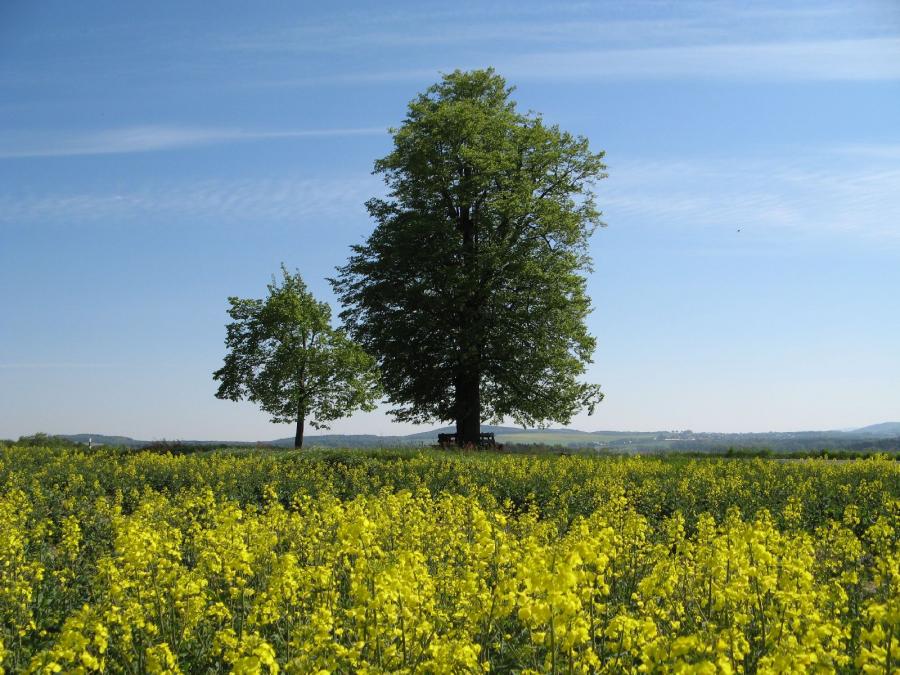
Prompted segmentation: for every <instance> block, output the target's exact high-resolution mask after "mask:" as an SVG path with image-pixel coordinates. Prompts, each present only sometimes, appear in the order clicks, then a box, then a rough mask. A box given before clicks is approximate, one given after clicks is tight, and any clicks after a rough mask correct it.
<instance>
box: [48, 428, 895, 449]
mask: <svg viewBox="0 0 900 675" xmlns="http://www.w3.org/2000/svg"><path fill="white" fill-rule="evenodd" d="M453 431H455V428H454V427H441V428H439V429H433V430H431V431H421V432H417V433H414V434H408V435H405V436H377V435H375V434H321V435H307V436H306V443H305V445H306V447H310V448H313V447H325V448H378V447H398V446H407V447H419V446H425V445H433V444H435V443H437V437H438V434H439V433H452V432H453ZM482 431H483V432H485V433H493V434H495V435H496V438H497V442H498V443H503V444H509V445H520V444H521V445H528V444H532V445H533V444H541V445H548V446H567V447H572V448H593V449H597V450H608V451H612V452H653V451H677V450H693V451H700V452H704V451H720V450H727V449H728V448H767V449H770V450H773V451H791V450H821V449H833V450H838V449H849V450H879V451H880V450H884V451H895V450H896V451H900V422H885V423H882V424H873V425H870V426H867V427H862V428H861V429H855V430H852V431H836V430H829V431H789V432H769V433H752V434H745V433H735V434H731V433H704V432H693V431H580V430H578V429H520V428H518V427H502V426H490V425H485V426H482ZM61 436H62V437H63V438H66V439H68V440H71V441H76V442H78V443H85V444H86V443H88V441H89V440H91V441H92V442H93V443H94V444H95V445H118V446H124V447H131V448H141V447H145V446H148V445H152V444H154V443H155V444H161V443H165V442H166V441H146V440H138V439H134V438H130V437H128V436H108V435H105V434H61ZM169 442H171V443H176V442H178V443H181V444H184V445H195V446H196V445H208V446H231V447H253V446H256V445H266V446H274V447H282V448H290V447H293V445H294V439H293V437H288V438H279V439H276V440H274V441H261V442H255V441H197V440H186V439H179V440H177V441H176V440H170V441H169Z"/></svg>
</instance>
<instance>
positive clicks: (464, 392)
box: [455, 206, 483, 446]
mask: <svg viewBox="0 0 900 675" xmlns="http://www.w3.org/2000/svg"><path fill="white" fill-rule="evenodd" d="M471 215H472V214H471V210H470V208H469V207H468V206H464V207H461V208H460V210H459V229H460V231H461V233H462V252H463V264H464V267H465V273H466V275H467V276H468V279H467V286H468V287H469V288H468V293H467V296H468V297H467V298H466V299H465V301H464V302H463V306H462V311H461V314H460V317H459V328H460V335H459V338H460V341H459V345H460V359H459V363H458V365H457V368H458V371H457V374H456V383H455V384H456V401H455V404H456V442H457V444H459V445H461V446H464V445H468V444H469V443H471V444H472V445H476V446H477V445H478V442H479V441H480V435H481V339H482V336H481V334H482V330H483V327H482V321H481V314H482V312H483V307H482V302H481V298H480V294H481V291H482V289H481V288H480V287H479V284H478V236H477V232H476V224H475V222H474V221H473V219H472V217H471Z"/></svg>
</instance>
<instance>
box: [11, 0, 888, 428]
mask: <svg viewBox="0 0 900 675" xmlns="http://www.w3.org/2000/svg"><path fill="white" fill-rule="evenodd" d="M187 5H188V3H182V2H153V3H119V2H91V3H71V2H5V3H3V4H2V5H0V291H2V296H0V297H2V305H0V437H16V436H18V435H20V434H26V433H32V432H35V431H39V430H42V431H47V432H50V433H76V432H95V433H96V432H104V433H116V434H126V435H131V436H135V437H140V438H185V439H186V438H224V439H234V440H254V439H269V438H276V437H280V436H286V435H290V433H291V429H290V427H288V426H274V425H271V424H269V423H268V421H267V418H266V416H265V415H264V414H263V413H261V412H259V411H258V410H257V409H256V408H255V407H254V406H252V405H251V404H235V403H230V402H225V401H219V400H217V399H215V398H214V396H213V394H214V391H215V386H214V382H213V381H212V379H211V375H210V374H211V372H212V371H213V370H215V369H216V368H217V367H219V365H220V363H221V359H222V356H223V353H224V344H223V341H224V324H225V322H226V320H227V316H226V313H225V310H226V300H225V299H226V297H227V296H229V295H239V296H244V297H261V296H262V294H263V293H264V291H265V284H266V283H267V281H268V280H269V278H270V275H271V274H272V272H274V271H276V270H277V268H278V265H279V263H281V262H282V261H284V262H285V263H286V264H288V265H289V266H290V267H296V268H298V269H299V270H300V271H301V272H302V274H303V275H304V277H305V279H306V280H307V282H308V283H309V285H310V286H311V288H312V289H313V290H314V292H316V293H317V294H318V295H319V296H320V297H322V298H324V299H328V300H330V301H333V296H332V295H331V293H330V290H329V288H328V285H327V283H326V282H325V278H326V277H327V276H329V275H331V274H333V271H334V268H335V266H336V265H339V264H342V263H343V262H344V260H345V259H346V256H347V253H348V247H349V246H350V245H351V244H354V243H358V242H360V241H362V240H363V239H364V238H365V237H366V236H367V235H368V233H369V232H370V231H371V228H372V223H371V222H370V220H369V219H368V218H367V216H366V213H365V210H364V208H363V206H362V204H363V202H364V201H365V199H367V198H368V197H370V196H373V195H377V194H381V192H382V186H381V185H380V183H379V181H378V179H377V178H376V177H373V176H372V175H371V168H372V162H373V160H374V159H375V158H377V157H379V156H381V155H383V154H385V153H386V152H387V150H388V148H389V143H390V138H389V136H388V135H387V133H386V131H385V130H386V128H387V127H389V126H392V125H397V124H399V123H400V121H401V120H402V118H403V114H404V110H405V106H406V104H407V102H408V101H409V100H410V99H411V98H412V97H413V96H414V95H415V94H416V93H417V92H419V91H421V90H422V89H424V88H425V87H427V86H428V85H429V84H431V83H432V82H434V81H435V80H436V79H437V78H438V77H439V72H440V71H449V70H452V69H454V68H475V67H484V66H488V65H492V66H495V67H496V68H497V69H498V71H499V72H500V73H501V74H502V75H504V76H505V77H507V79H508V81H509V82H510V83H511V84H514V85H516V86H517V91H516V94H515V97H516V98H517V100H518V101H519V103H520V106H521V107H522V108H525V109H533V110H537V111H540V112H542V113H543V114H544V116H545V118H546V119H547V120H549V121H551V122H555V123H558V124H559V125H560V126H561V127H563V128H564V129H567V130H569V131H572V132H576V133H579V134H583V135H585V136H587V137H588V138H589V139H590V140H591V143H592V145H593V147H594V148H596V149H605V150H606V151H607V159H608V165H609V178H608V179H607V180H606V181H603V183H602V184H601V185H600V186H599V189H598V194H599V203H600V206H601V208H602V209H603V211H604V214H605V220H606V222H607V223H608V227H607V228H605V229H603V230H601V231H598V233H597V234H596V235H595V236H594V239H593V243H592V250H593V254H594V259H595V271H594V272H593V274H591V276H590V280H589V290H590V293H591V295H592V297H593V299H594V304H595V311H594V313H593V315H592V316H591V318H590V320H589V324H590V327H591V330H592V332H593V333H594V334H595V335H596V336H597V338H598V348H597V353H596V356H595V362H594V364H593V365H592V366H591V367H590V370H589V373H588V375H589V378H590V379H591V380H592V381H596V382H600V383H601V384H602V385H603V387H604V389H605V391H606V393H607V400H606V401H605V402H604V403H603V404H602V405H601V406H600V408H599V409H598V411H597V412H596V413H595V415H594V416H593V417H587V416H579V417H577V418H576V419H575V420H573V422H572V425H571V426H574V427H578V428H582V429H588V430H590V429H639V430H655V429H684V428H692V429H695V430H706V431H718V430H722V431H724V430H733V431H765V430H790V429H820V428H844V427H853V426H861V425H865V424H869V423H873V422H880V421H885V420H896V419H900V347H898V345H900V338H898V336H900V121H898V120H900V5H898V4H897V3H896V2H895V0H856V1H848V2H828V1H827V0H826V1H823V2H810V3H804V2H798V3H786V2H760V3H755V2H693V1H691V0H687V1H685V2H677V3H675V2H627V3H626V2H623V3H613V2H601V3H593V2H574V3H545V2H530V1H518V2H515V3H512V2H510V3H482V2H471V3H466V2H462V3H460V2H454V3H428V2H415V3H409V4H402V3H379V4H378V5H377V6H376V5H373V4H371V3H348V2H331V3H312V2H308V3H307V2H282V3H279V2H267V3H227V2H224V3H216V4H215V5H214V6H213V5H211V4H209V3H194V4H193V6H187ZM213 7H214V10H213V9H212V8H213ZM738 230H740V231H738ZM410 429H411V427H409V426H407V425H398V424H393V423H391V422H390V420H389V419H388V418H387V417H386V416H385V415H384V414H383V413H380V412H378V413H373V414H369V415H357V416H354V417H353V418H350V419H347V420H343V421H340V422H337V423H335V424H334V425H333V430H334V431H336V432H342V433H363V432H368V433H402V432H406V431H407V430H410Z"/></svg>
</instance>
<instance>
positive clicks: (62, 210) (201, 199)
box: [0, 175, 383, 225]
mask: <svg viewBox="0 0 900 675" xmlns="http://www.w3.org/2000/svg"><path fill="white" fill-rule="evenodd" d="M382 190H383V188H382V185H381V182H380V181H379V180H378V179H377V178H375V177H372V176H365V175H363V176H350V177H347V178H341V179H306V178H296V179H295V178H271V179H269V178H260V179H247V180H218V179H217V180H205V181H188V182H184V181H179V182H177V183H160V182H156V183H152V184H149V185H147V186H144V187H140V188H134V189H130V190H118V191H108V192H105V191H90V192H88V191H84V192H51V193H42V194H34V193H25V194H23V193H7V194H3V193H0V223H7V224H10V225H18V224H22V225H24V224H35V223H38V224H40V223H59V222H65V223H71V224H78V223H105V222H109V223H123V224H124V223H128V222H131V221H136V220H140V219H141V218H157V219H158V218H166V219H170V218H177V219H178V220H179V221H182V222H183V221H184V220H185V219H194V220H197V221H203V220H205V219H215V220H216V221H220V220H228V221H240V222H253V223H259V222H288V221H290V222H296V221H297V220H299V219H302V218H305V217H311V216H315V217H337V216H340V217H344V216H355V215H359V216H363V215H364V213H365V210H364V208H363V203H364V202H365V200H366V199H368V198H369V197H371V196H372V195H373V194H377V193H379V192H381V191H382Z"/></svg>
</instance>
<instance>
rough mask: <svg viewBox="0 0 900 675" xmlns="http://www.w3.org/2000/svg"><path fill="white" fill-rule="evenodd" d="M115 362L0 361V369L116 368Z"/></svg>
mask: <svg viewBox="0 0 900 675" xmlns="http://www.w3.org/2000/svg"><path fill="white" fill-rule="evenodd" d="M115 366H116V364H114V363H41V362H32V363H0V369H3V370H11V369H22V370H32V369H49V368H114V367H115Z"/></svg>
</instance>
